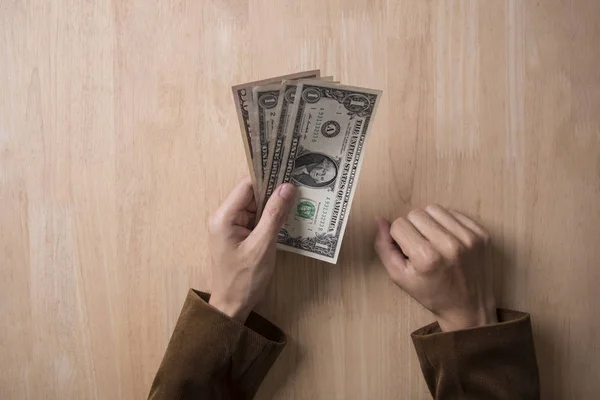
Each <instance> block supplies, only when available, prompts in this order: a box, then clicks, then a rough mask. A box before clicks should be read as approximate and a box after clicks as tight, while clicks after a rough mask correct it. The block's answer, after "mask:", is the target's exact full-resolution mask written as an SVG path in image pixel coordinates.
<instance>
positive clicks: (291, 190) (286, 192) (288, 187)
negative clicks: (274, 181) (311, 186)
mask: <svg viewBox="0 0 600 400" xmlns="http://www.w3.org/2000/svg"><path fill="white" fill-rule="evenodd" d="M295 194H296V186H294V185H292V184H291V183H284V184H283V185H281V188H280V189H279V195H280V196H281V197H283V198H284V199H286V200H291V199H293V198H294V195H295Z"/></svg>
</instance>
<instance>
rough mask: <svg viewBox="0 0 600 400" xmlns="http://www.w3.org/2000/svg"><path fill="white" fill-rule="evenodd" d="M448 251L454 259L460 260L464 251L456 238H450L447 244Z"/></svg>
mask: <svg viewBox="0 0 600 400" xmlns="http://www.w3.org/2000/svg"><path fill="white" fill-rule="evenodd" d="M445 247H446V251H447V252H448V255H449V256H450V258H452V259H456V258H458V257H459V256H460V255H461V254H462V253H463V251H464V247H463V245H462V244H461V243H460V242H459V241H458V240H456V239H454V238H448V239H447V240H446V243H445Z"/></svg>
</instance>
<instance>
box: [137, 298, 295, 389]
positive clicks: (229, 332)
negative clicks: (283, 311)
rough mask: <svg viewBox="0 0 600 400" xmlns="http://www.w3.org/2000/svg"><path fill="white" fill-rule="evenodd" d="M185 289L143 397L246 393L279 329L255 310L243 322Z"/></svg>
mask: <svg viewBox="0 0 600 400" xmlns="http://www.w3.org/2000/svg"><path fill="white" fill-rule="evenodd" d="M209 297H210V296H209V295H208V294H206V293H202V292H198V291H195V290H190V292H189V293H188V296H187V299H186V300H185V303H184V305H183V309H182V310H181V314H180V315H179V320H178V321H177V325H176V326H175V330H174V331H173V335H172V336H171V341H170V342H169V345H168V346H167V350H166V352H165V355H164V358H163V360H162V363H161V364H160V367H159V369H158V372H157V373H156V377H155V378H154V382H153V383H152V388H151V389H150V395H149V396H148V398H149V399H152V400H158V399H169V400H171V399H211V400H213V399H215V400H216V399H236V400H237V399H248V398H252V397H253V396H254V394H255V393H256V391H257V390H258V387H259V385H260V384H261V382H262V381H263V379H264V377H265V375H266V374H267V372H268V371H269V369H270V368H271V365H273V362H275V359H276V358H277V356H278V355H279V353H280V352H281V350H282V349H283V347H284V346H285V342H286V338H285V335H284V333H283V332H282V331H281V330H279V328H277V327H276V326H275V325H273V324H271V323H270V322H269V321H267V320H266V319H264V318H263V317H261V316H260V315H258V314H255V313H252V314H250V316H249V317H248V320H247V321H246V324H245V325H242V324H241V323H239V322H237V321H235V320H233V319H231V318H229V317H228V316H226V315H225V314H223V313H221V312H220V311H218V310H217V309H215V308H213V307H212V306H210V305H209V304H208V299H209Z"/></svg>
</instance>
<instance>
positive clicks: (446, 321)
mask: <svg viewBox="0 0 600 400" xmlns="http://www.w3.org/2000/svg"><path fill="white" fill-rule="evenodd" d="M497 323H498V316H497V314H496V308H494V309H493V310H490V311H484V310H481V311H479V312H475V313H456V314H451V315H447V316H440V317H439V318H438V324H439V325H440V329H441V330H442V332H452V331H460V330H463V329H471V328H479V327H482V326H486V325H493V324H497Z"/></svg>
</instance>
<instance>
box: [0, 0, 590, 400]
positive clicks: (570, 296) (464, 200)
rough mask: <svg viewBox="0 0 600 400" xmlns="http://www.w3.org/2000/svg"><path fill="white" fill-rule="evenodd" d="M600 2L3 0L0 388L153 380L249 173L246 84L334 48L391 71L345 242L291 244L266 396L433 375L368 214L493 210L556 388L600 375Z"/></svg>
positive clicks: (368, 74) (365, 69) (506, 264)
mask: <svg viewBox="0 0 600 400" xmlns="http://www.w3.org/2000/svg"><path fill="white" fill-rule="evenodd" d="M599 37H600V2H598V1H596V0H572V1H559V0H546V1H543V2H542V1H527V0H497V1H474V0H450V1H433V0H429V1H418V0H413V1H409V0H403V1H392V0H388V1H384V0H370V1H367V0H362V1H360V0H352V1H342V0H331V1H328V0H304V1H301V2H300V1H277V0H270V1H259V0H213V1H209V0H202V1H185V0H181V1H141V0H113V1H105V0H100V1H66V0H56V1H45V2H40V1H37V2H36V1H23V0H4V1H0V266H1V277H0V318H1V320H2V324H1V326H0V370H1V371H2V373H1V374H0V398H2V399H140V398H144V397H145V396H146V395H147V392H148V390H149V387H150V383H151V381H152V379H153V376H154V373H155V371H156V369H157V367H158V365H159V362H160V360H161V358H162V355H163V352H164V350H165V347H166V345H167V342H168V340H169V337H170V334H171V331H172V329H173V327H174V324H175V322H176V320H177V317H178V314H179V311H180V307H181V305H182V304H183V300H184V298H185V296H186V292H187V290H188V288H189V287H195V288H198V289H204V290H208V289H210V287H211V279H212V277H211V261H210V256H209V252H208V247H207V240H206V239H207V236H206V235H207V234H206V219H207V217H208V216H209V215H210V213H211V212H213V211H214V210H215V209H216V208H217V206H218V205H219V204H220V202H221V201H222V199H223V198H224V197H225V195H226V194H227V193H228V191H229V189H230V188H231V187H232V186H233V185H234V183H235V182H236V181H237V180H238V179H239V178H240V177H242V176H243V175H244V174H245V173H246V162H245V159H244V150H243V146H242V143H241V142H240V134H239V127H238V124H237V119H236V115H235V110H234V106H233V101H232V97H231V90H230V88H231V86H232V85H234V84H238V83H242V82H245V81H250V80H256V79H262V78H267V77H270V76H275V75H280V74H285V73H290V72H294V71H298V70H305V69H313V68H320V69H321V71H322V74H323V75H334V76H335V79H336V80H340V81H341V82H343V83H347V84H350V85H359V86H366V87H373V88H377V89H382V90H383V91H384V96H383V98H382V102H381V106H380V110H379V112H378V116H377V119H376V121H375V125H374V130H373V131H372V135H371V137H370V139H369V140H368V142H367V144H366V149H365V160H364V164H363V169H362V174H361V177H360V180H359V183H358V188H357V191H356V197H355V201H354V205H353V208H352V212H351V216H350V221H349V223H348V227H347V230H346V235H345V239H344V244H343V247H342V251H341V255H340V259H339V262H338V265H337V266H330V265H328V264H326V263H323V262H318V261H315V260H312V259H308V258H302V257H299V256H296V255H291V254H280V256H279V258H278V267H277V272H276V276H275V280H274V282H273V284H272V286H271V288H270V290H269V293H268V296H267V300H266V301H265V303H264V304H263V305H262V306H261V308H260V311H261V312H262V313H263V314H264V315H265V316H266V317H268V318H270V319H271V320H272V321H273V322H275V323H276V324H278V325H279V326H281V327H282V328H283V329H284V330H285V331H286V332H287V333H288V335H289V342H290V343H289V345H288V346H287V348H286V349H285V351H284V352H283V354H282V355H281V357H280V359H279V360H278V361H277V362H276V364H275V366H274V367H273V369H272V371H271V372H270V374H269V375H268V377H267V379H266V380H265V382H264V384H263V385H262V387H261V389H260V392H259V396H258V397H259V398H260V399H270V398H275V399H369V400H370V399H377V400H379V399H428V398H430V396H429V393H428V392H427V389H426V386H425V382H424V380H423V378H422V376H421V372H420V370H419V365H418V362H417V358H416V356H415V353H414V350H413V349H412V344H411V342H410V338H409V333H410V332H411V331H412V330H414V329H416V328H418V327H420V326H422V325H424V324H426V323H428V322H430V321H432V317H431V315H430V314H429V313H428V312H427V311H425V310H423V309H422V308H421V307H420V306H419V305H418V304H417V303H416V302H414V301H413V300H411V299H410V298H409V297H408V296H407V295H405V294H404V293H402V292H401V291H400V290H399V289H397V288H396V287H395V286H394V285H393V284H392V283H391V282H390V281H389V280H388V278H387V276H386V274H385V271H384V269H383V268H382V266H381V265H380V263H379V262H378V261H377V259H376V258H375V255H374V252H373V250H372V241H373V235H374V230H375V229H374V225H373V218H374V216H375V215H377V214H380V215H384V216H386V217H389V218H392V217H394V216H397V215H401V214H404V213H406V212H407V211H408V210H409V209H411V208H414V207H422V206H425V205H426V204H428V203H432V202H439V203H441V204H444V205H447V206H451V207H455V208H457V209H459V210H462V211H464V212H465V213H467V214H470V215H471V216H473V217H476V218H478V219H480V220H481V221H482V223H483V224H484V225H485V226H487V227H488V228H489V230H490V231H491V232H492V234H493V238H494V243H495V258H494V267H495V270H496V273H495V277H496V289H497V294H498V298H499V301H500V304H501V305H502V306H504V307H510V308H516V309H519V310H524V311H528V312H530V313H531V315H532V318H533V322H534V331H535V340H536V348H537V352H538V359H539V365H540V373H541V384H542V391H543V398H545V399H595V398H597V393H598V392H599V391H600V381H599V380H598V375H597V374H598V370H599V369H600V304H599V295H598V288H599V284H600V264H599V260H600V133H599V132H600V46H599V45H598V38H599Z"/></svg>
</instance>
